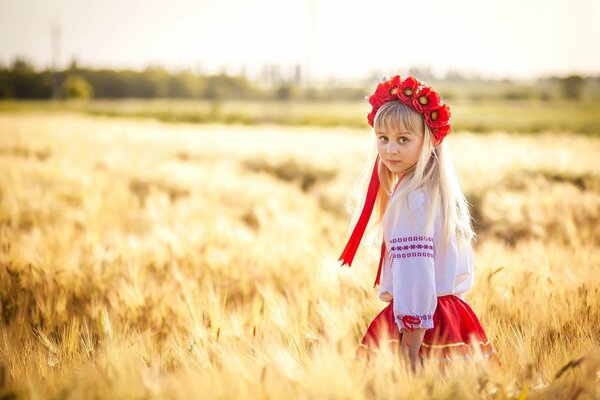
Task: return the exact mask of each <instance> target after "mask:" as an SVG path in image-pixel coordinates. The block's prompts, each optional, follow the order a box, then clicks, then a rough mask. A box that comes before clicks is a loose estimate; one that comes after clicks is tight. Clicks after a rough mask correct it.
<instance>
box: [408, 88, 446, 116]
mask: <svg viewBox="0 0 600 400" xmlns="http://www.w3.org/2000/svg"><path fill="white" fill-rule="evenodd" d="M411 104H412V106H413V108H414V109H415V110H417V111H418V112H420V113H424V112H425V111H429V110H433V109H434V108H437V107H438V106H439V104H440V95H439V94H438V93H437V92H436V91H434V90H432V89H431V88H430V87H429V86H425V87H423V88H421V90H419V91H418V92H417V94H416V95H415V98H414V99H413V100H412V103H411Z"/></svg>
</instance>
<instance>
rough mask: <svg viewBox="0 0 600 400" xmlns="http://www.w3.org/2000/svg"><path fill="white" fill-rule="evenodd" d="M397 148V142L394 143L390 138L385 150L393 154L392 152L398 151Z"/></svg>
mask: <svg viewBox="0 0 600 400" xmlns="http://www.w3.org/2000/svg"><path fill="white" fill-rule="evenodd" d="M398 148H399V145H398V143H395V142H394V141H392V140H390V141H389V142H388V143H387V149H386V150H387V152H388V153H390V154H394V153H397V152H398Z"/></svg>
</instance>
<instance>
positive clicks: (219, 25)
mask: <svg viewBox="0 0 600 400" xmlns="http://www.w3.org/2000/svg"><path fill="white" fill-rule="evenodd" d="M139 4H140V3H137V2H135V1H128V2H114V1H113V2H105V3H103V4H96V3H88V4H83V3H82V2H78V1H76V0H56V1H53V2H44V1H41V0H24V1H20V2H17V1H14V0H10V1H9V0H5V1H1V0H0V7H1V8H2V13H0V64H2V65H10V63H11V62H13V61H14V60H15V59H17V58H21V59H24V60H26V61H27V62H28V63H30V64H31V65H33V66H34V67H35V68H36V69H38V70H39V69H42V70H43V69H47V68H51V67H52V65H53V59H54V60H55V64H56V65H57V66H58V69H59V70H64V69H66V68H68V66H69V65H70V64H71V62H72V61H73V60H76V61H77V64H78V65H80V66H82V67H86V68H92V69H104V68H108V69H116V70H124V69H130V70H137V71H143V70H144V69H146V68H148V67H152V66H154V67H160V68H164V69H165V70H167V71H169V72H174V71H175V72H176V71H180V70H188V71H192V72H195V73H201V74H205V75H212V74H218V73H220V72H225V73H227V74H228V75H241V74H242V73H243V75H245V76H247V77H248V79H250V80H254V81H256V80H260V76H261V74H262V73H264V72H263V70H264V69H265V66H268V65H277V66H278V68H279V69H280V71H281V72H282V73H283V74H284V75H290V74H291V72H289V71H292V70H293V69H294V68H296V65H300V66H301V70H302V71H303V74H304V77H305V78H306V80H308V81H312V82H326V81H330V80H332V79H336V80H339V81H342V82H345V81H359V80H364V79H368V78H369V77H371V76H384V75H385V76H388V75H393V74H396V73H398V74H401V75H402V74H403V72H404V74H406V72H407V71H408V69H409V68H411V67H412V68H415V67H416V68H421V69H430V70H431V73H432V74H433V76H434V77H436V78H437V79H440V78H441V77H443V76H444V75H446V74H447V73H448V72H451V71H454V72H457V73H459V74H460V75H462V76H464V77H465V78H467V79H474V77H478V78H480V79H483V80H503V79H509V80H514V81H530V80H537V79H544V78H549V77H553V76H557V77H560V76H568V75H582V76H597V75H599V74H600V53H599V52H597V51H589V49H590V48H597V47H598V45H600V24H599V23H598V22H599V20H600V18H599V16H600V5H599V3H598V2H594V1H593V0H577V1H575V2H568V1H566V0H555V1H553V2H551V3H548V2H542V1H540V0H534V1H531V2H528V3H526V4H519V3H518V1H517V0H510V1H503V2H500V1H493V2H487V3H485V4H479V3H475V2H471V1H469V0H460V1H457V2H453V4H451V5H450V4H446V3H444V2H443V1H441V0H436V1H433V2H430V3H428V4H404V5H400V4H397V3H395V2H392V1H389V0H379V1H377V2H375V3H373V6H372V7H369V8H360V7H357V6H356V5H352V4H344V3H339V2H336V1H333V0H332V1H323V0H301V1H296V2H290V3H286V4H280V3H279V2H276V1H275V0H254V1H252V2H244V1H242V0H230V1H227V2H216V1H204V2H201V3H198V2H194V1H192V0H180V1H178V2H175V3H173V2H170V3H168V4H165V3H162V2H160V1H158V0H149V1H147V2H145V3H143V4H144V6H143V7H140V6H139ZM174 4H175V6H174ZM31 9H34V10H36V12H35V13H31V12H30V10H31ZM267 9H268V10H269V11H268V12H261V11H262V10H267ZM256 10H259V12H256ZM340 10H343V16H344V18H340V17H339V15H340ZM380 10H385V12H384V13H381V12H380ZM514 10H519V12H518V13H515V12H514ZM400 12H402V13H403V14H408V15H425V14H427V15H429V18H428V19H427V20H422V21H421V20H419V18H401V17H396V18H393V17H392V18H390V19H391V20H394V19H397V20H398V21H399V22H401V23H406V28H405V29H401V30H400V31H399V32H400V35H404V34H405V32H410V31H414V32H418V33H420V34H423V38H422V39H421V38H418V40H410V41H402V40H401V41H400V48H401V49H402V48H405V49H406V50H405V51H404V52H399V53H395V52H391V51H389V49H390V47H389V44H388V43H385V42H383V41H379V40H377V39H378V38H384V37H394V35H395V34H396V33H397V32H398V30H397V29H396V25H393V24H384V23H382V21H383V20H382V19H381V16H384V17H385V18H388V17H390V15H391V16H393V15H394V14H397V15H403V14H399V13H400ZM568 14H570V15H571V16H570V17H569V18H565V15H568ZM248 15H252V18H248V17H247V16H248ZM90 16H91V17H90ZM273 16H275V17H276V18H273ZM171 21H176V23H172V22H171ZM447 21H450V22H452V27H451V29H450V28H449V29H447V30H446V31H444V32H443V35H442V36H440V31H441V29H440V27H443V26H448V22H447ZM108 25H110V27H111V28H112V29H111V30H110V33H107V32H108V30H107V29H106V27H107V26H108ZM557 26H559V27H560V28H561V29H557V28H556V27H557ZM582 26H585V27H586V30H587V32H586V34H585V38H584V39H585V40H582V37H581V32H580V29H581V27H582ZM57 27H58V29H59V31H60V32H59V34H58V35H57V34H56V33H54V34H53V30H55V29H56V28H57ZM357 27H360V29H357ZM507 27H508V28H510V29H506V28H507ZM372 32H376V33H377V35H374V34H373V33H372ZM53 36H54V39H53ZM340 37H343V38H344V40H340ZM14 38H17V40H14ZM197 38H198V39H197ZM53 40H54V42H53ZM441 42H443V43H441ZM423 43H431V44H432V46H431V47H428V46H423V45H422V44H423ZM440 43H441V44H440ZM594 43H596V45H593V44H594ZM57 44H58V47H54V48H53V46H56V45H57ZM590 44H591V46H590ZM362 49H368V51H369V53H367V54H372V53H376V54H379V55H380V57H379V58H378V60H377V61H378V62H377V64H378V65H377V66H375V63H374V62H370V60H368V59H367V57H366V56H365V55H364V53H365V52H363V51H362ZM439 60H443V62H440V61H439Z"/></svg>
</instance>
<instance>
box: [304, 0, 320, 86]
mask: <svg viewBox="0 0 600 400" xmlns="http://www.w3.org/2000/svg"><path fill="white" fill-rule="evenodd" d="M316 31H317V0H308V49H307V50H308V51H307V56H306V67H305V68H306V73H305V74H304V77H305V81H306V86H307V87H310V86H311V85H312V84H313V62H314V58H315V47H316V39H317V38H316V33H317V32H316Z"/></svg>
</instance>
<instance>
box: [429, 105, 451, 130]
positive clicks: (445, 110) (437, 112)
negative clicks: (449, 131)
mask: <svg viewBox="0 0 600 400" xmlns="http://www.w3.org/2000/svg"><path fill="white" fill-rule="evenodd" d="M425 120H426V121H427V125H429V127H430V128H441V127H442V126H444V125H447V124H448V121H449V120H450V107H448V105H447V104H442V105H440V106H439V107H437V108H435V109H433V110H431V111H429V112H426V113H425Z"/></svg>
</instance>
